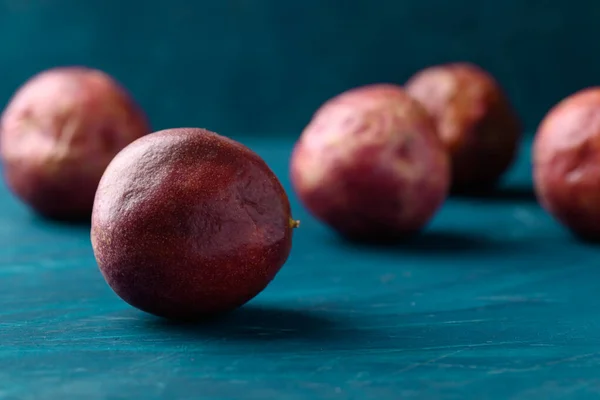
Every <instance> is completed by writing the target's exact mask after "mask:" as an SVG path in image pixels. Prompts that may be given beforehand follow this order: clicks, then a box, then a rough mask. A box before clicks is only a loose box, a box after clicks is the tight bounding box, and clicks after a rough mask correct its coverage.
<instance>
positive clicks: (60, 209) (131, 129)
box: [0, 67, 150, 220]
mask: <svg viewBox="0 0 600 400" xmlns="http://www.w3.org/2000/svg"><path fill="white" fill-rule="evenodd" d="M149 132H150V127H149V125H148V122H147V120H146V117H145V115H144V113H143V112H142V110H141V109H140V108H139V107H138V106H137V104H135V102H134V100H133V99H132V98H131V97H130V96H129V94H128V93H126V92H125V90H124V89H123V88H122V87H121V86H120V85H119V84H118V83H117V82H116V81H115V80H113V79H112V78H111V77H109V76H108V75H106V74H105V73H103V72H101V71H98V70H94V69H89V68H85V67H61V68H55V69H50V70H46V71H44V72H42V73H40V74H38V75H36V76H34V77H32V78H31V79H30V80H29V81H27V82H26V83H25V84H24V85H23V86H21V88H19V90H17V92H16V93H15V94H14V95H13V97H12V99H11V100H10V102H9V104H8V106H7V107H6V109H5V110H4V112H3V114H2V117H1V121H0V155H1V158H2V162H3V165H4V178H5V180H6V182H7V185H8V187H9V188H10V189H11V191H12V192H13V193H14V194H15V195H16V196H17V197H18V198H20V199H21V200H22V201H23V202H24V203H25V204H27V205H29V207H31V208H32V209H33V210H35V211H36V212H37V213H39V214H41V215H43V216H45V217H48V218H52V219H61V220H62V219H66V220H71V219H76V220H79V219H88V220H89V218H90V215H91V211H92V205H93V201H94V194H95V192H96V187H97V186H98V182H99V181H100V177H101V176H102V173H103V172H104V169H105V168H106V166H107V165H108V164H109V162H110V160H111V159H112V158H113V157H114V156H115V155H116V154H117V153H118V152H119V151H120V150H121V149H122V148H123V147H125V146H126V145H127V144H129V143H131V142H132V141H134V140H135V139H137V138H139V137H141V136H143V135H145V134H147V133H149Z"/></svg>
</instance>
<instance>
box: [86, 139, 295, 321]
mask: <svg viewBox="0 0 600 400" xmlns="http://www.w3.org/2000/svg"><path fill="white" fill-rule="evenodd" d="M290 214H291V212H290V204H289V201H288V198H287V195H286V193H285V191H284V189H283V188H282V186H281V184H280V183H279V181H278V179H277V178H276V176H275V175H274V174H273V172H272V171H271V170H270V169H269V167H268V166H267V165H266V164H265V162H264V161H263V160H262V159H261V158H260V157H259V156H258V155H257V154H256V153H254V152H252V151H251V150H249V149H248V148H246V147H244V146H242V145H241V144H239V143H237V142H235V141H233V140H230V139H227V138H225V137H222V136H219V135H217V134H215V133H212V132H209V131H206V130H203V129H170V130H165V131H160V132H156V133H153V134H151V135H148V136H146V137H144V138H142V139H139V140H137V141H135V142H134V143H132V144H131V145H129V146H128V147H126V148H125V149H124V150H123V151H121V152H120V153H119V154H118V155H117V156H116V157H115V158H114V160H113V161H112V162H111V164H110V165H109V166H108V168H107V169H106V172H105V174H104V176H103V177H102V180H101V182H100V185H99V187H98V192H97V194H96V200H95V204H94V212H93V214H92V231H91V238H92V245H93V248H94V253H95V255H96V259H97V261H98V265H99V267H100V270H101V272H102V274H103V276H104V278H105V279H106V281H107V282H108V284H109V285H110V287H111V288H112V289H113V290H114V291H115V292H116V293H117V294H118V295H119V296H120V297H121V298H122V299H123V300H125V301H126V302H127V303H129V304H131V305H132V306H134V307H137V308H138V309H140V310H143V311H145V312H148V313H151V314H155V315H157V316H161V317H165V318H171V319H182V320H194V319H199V318H202V317H205V316H210V315H215V314H219V313H222V312H227V311H230V310H233V309H235V308H236V307H239V306H241V305H243V304H244V303H246V302H247V301H249V300H250V299H252V298H253V297H254V296H256V295H257V294H258V293H259V292H261V291H262V290H263V289H264V288H265V287H266V286H267V284H269V282H270V281H271V280H272V279H273V278H274V277H275V275H276V274H277V272H278V271H279V270H280V268H281V267H282V265H283V264H284V263H285V261H286V260H287V257H288V255H289V253H290V249H291V245H292V227H291V215H290Z"/></svg>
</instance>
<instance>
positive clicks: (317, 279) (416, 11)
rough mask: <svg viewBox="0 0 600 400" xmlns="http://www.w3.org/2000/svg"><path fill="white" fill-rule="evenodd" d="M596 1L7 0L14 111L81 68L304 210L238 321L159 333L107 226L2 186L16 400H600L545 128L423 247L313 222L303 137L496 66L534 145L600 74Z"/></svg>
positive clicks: (5, 335) (1, 363)
mask: <svg viewBox="0 0 600 400" xmlns="http://www.w3.org/2000/svg"><path fill="white" fill-rule="evenodd" d="M597 4H600V3H594V2H592V1H583V0H570V1H568V2H559V1H551V0H548V1H545V2H541V1H518V0H510V1H504V2H500V1H481V0H479V1H477V0H455V1H451V2H450V1H444V0H410V1H408V0H405V1H401V0H397V1H392V0H389V1H387V0H380V1H373V2H370V1H356V0H345V1H344V0H337V1H333V0H304V1H301V2H300V1H296V2H293V1H291V2H284V1H281V0H280V1H275V0H222V1H211V2H208V1H183V0H171V1H165V2H153V1H141V0H139V1H138V0H136V1H124V2H120V1H119V2H117V1H116V0H105V1H100V0H97V1H75V0H10V1H9V0H0V57H1V60H2V62H1V63H0V68H1V70H2V79H0V97H1V98H2V101H6V100H8V97H9V96H10V94H11V93H12V92H13V91H14V90H15V89H16V88H17V87H18V86H19V85H20V84H21V83H22V82H24V81H25V80H26V79H27V78H29V77H30V76H31V75H32V74H34V73H36V72H39V71H40V70H42V69H45V68H48V67H52V66H57V65H64V64H86V65H90V66H94V67H97V68H101V69H104V70H106V71H107V72H109V73H111V74H113V75H114V76H115V77H117V78H118V79H119V80H120V81H121V82H123V83H124V84H125V85H126V86H127V87H128V88H129V89H130V90H131V91H132V92H133V93H134V95H135V96H136V98H137V99H138V100H139V102H140V103H141V104H142V106H143V107H144V108H145V109H146V111H147V112H148V114H149V116H150V118H151V120H152V123H153V125H154V127H155V129H161V128H167V127H174V126H201V127H207V128H210V129H213V130H216V131H219V132H220V133H223V134H226V135H230V136H232V137H233V138H235V139H237V140H239V141H241V142H243V143H244V144H246V145H248V146H249V147H250V148H252V149H254V150H255V151H257V152H258V153H259V154H260V155H261V156H262V157H263V158H264V159H265V161H266V162H267V163H268V164H269V165H270V166H271V168H272V169H273V170H274V171H275V173H276V174H277V175H278V177H279V178H280V179H281V181H282V183H283V185H284V186H285V188H286V190H287V192H288V193H289V195H290V200H291V203H292V208H293V211H294V217H295V218H298V219H300V220H301V221H302V222H301V227H300V229H298V230H297V231H296V232H295V236H294V246H293V249H292V254H291V255H290V258H289V260H288V262H287V263H286V265H285V266H284V267H283V269H282V270H281V272H280V273H279V274H278V276H277V277H276V279H275V280H274V281H273V282H272V283H271V285H269V287H268V288H267V289H266V290H265V291H264V292H263V293H261V294H260V295H259V296H258V297H257V298H255V299H254V300H253V301H252V302H250V303H249V304H247V305H246V306H245V307H242V308H241V309H239V310H237V311H236V312H234V313H232V314H231V315H228V316H225V317H223V318H221V319H218V320H215V321H211V322H206V323H204V324H198V325H180V324H174V323H169V322H167V321H164V320H160V319H157V318H154V317H151V316H149V315H146V314H144V313H142V312H139V311H137V310H135V309H133V308H132V307H129V306H128V305H127V304H125V303H124V302H123V301H121V300H120V299H119V298H118V297H117V296H116V295H115V294H114V293H113V292H112V291H111V289H110V288H109V287H108V286H107V285H106V283H105V282H104V280H103V279H102V276H101V275H100V273H99V271H98V268H97V265H96V261H95V259H94V255H93V252H92V249H91V245H90V240H89V226H69V225H61V224H56V223H51V222H49V221H44V220H42V219H40V218H38V217H36V216H34V215H33V214H32V213H31V212H30V211H29V210H27V208H26V207H25V206H24V205H23V204H21V203H19V202H18V201H17V200H16V199H15V198H14V197H13V196H12V195H11V194H10V193H9V191H8V189H7V188H6V186H5V185H4V183H0V400H22V399H35V400H37V399H49V400H55V399H56V400H79V399H86V400H125V399H145V400H154V399H199V398H202V399H214V400H263V399H285V400H304V399H306V400H315V399H352V400H355V399H356V400H381V399H386V400H387V399H394V400H395V399H415V400H417V399H418V400H420V399H425V400H429V399H433V400H436V399H442V400H454V399H473V400H488V399H491V400H505V399H511V400H525V399H545V400H554V399H595V398H598V397H599V396H600V378H599V377H600V319H599V318H598V316H599V314H600V298H599V296H598V293H600V269H599V268H598V260H599V259H600V250H599V248H598V247H597V246H595V245H592V244H588V243H583V242H580V241H577V240H575V239H574V238H573V237H572V236H571V235H570V234H569V233H568V232H567V231H566V230H565V229H564V228H562V227H561V226H560V225H558V224H557V223H556V221H554V220H553V219H552V218H551V217H550V216H549V215H548V214H547V213H545V212H544V211H543V210H542V209H541V207H540V206H539V205H538V203H537V202H536V199H535V197H534V195H533V192H532V189H531V186H532V185H531V166H530V163H531V160H530V139H531V138H530V137H529V138H527V140H525V141H524V143H523V146H522V147H521V152H520V157H519V159H518V160H517V162H516V163H515V165H514V166H513V167H512V168H511V170H510V171H509V172H508V173H507V176H506V179H505V180H503V182H502V184H501V186H500V188H499V190H498V191H497V192H495V193H492V194H491V195H490V196H489V197H485V198H483V197H482V198H458V197H451V198H449V199H448V201H447V202H446V203H445V204H444V206H443V207H442V209H441V210H440V211H439V213H438V214H436V216H435V218H434V219H433V220H432V221H431V224H430V225H429V226H428V227H427V229H426V230H425V232H424V233H423V235H421V236H419V237H417V238H415V239H414V240H413V241H410V242H405V243H400V244H398V245H397V246H380V247H377V246H366V245H364V246H359V245H351V244H349V243H347V242H344V241H343V240H341V239H340V238H339V237H337V236H336V235H335V234H334V233H333V232H332V231H331V230H330V229H328V228H327V227H326V226H323V225H322V224H320V223H318V221H316V220H315V219H314V218H312V217H311V215H310V214H309V213H308V212H307V210H306V209H304V208H302V207H301V205H300V204H299V202H298V199H297V197H296V196H295V195H294V194H293V191H292V188H291V185H290V182H289V179H288V163H289V156H290V152H291V149H292V146H293V144H294V139H295V137H296V136H297V135H298V134H299V132H300V130H301V129H302V127H303V126H304V124H305V123H306V122H307V120H308V118H310V115H311V114H312V112H313V111H314V110H315V109H316V107H318V106H319V105H320V104H321V103H322V102H323V101H324V100H326V99H327V98H328V97H330V96H333V95H335V94H337V93H339V92H340V91H342V90H345V89H346V88H348V87H351V86H355V85H360V84H366V83H370V82H377V81H391V82H399V83H402V82H404V80H405V79H406V78H408V76H409V75H411V74H412V73H413V72H415V71H416V70H417V69H419V68H421V67H424V66H427V65H429V64H433V63H439V62H446V61H454V60H457V59H461V60H470V61H474V62H477V63H479V64H481V65H482V66H484V67H485V68H487V69H488V70H490V71H491V72H492V73H493V74H494V75H496V76H497V77H498V79H499V80H500V81H501V82H502V83H503V85H504V86H505V87H506V88H507V91H508V92H509V94H510V96H511V98H512V99H513V101H514V103H515V105H516V106H517V108H518V110H519V112H520V114H521V115H522V116H523V118H524V120H525V121H526V126H527V130H528V132H529V133H530V134H531V133H532V132H533V129H535V127H536V126H537V123H538V122H539V120H540V118H541V117H542V116H543V114H544V113H545V112H546V111H547V109H548V108H549V107H551V106H552V105H553V104H554V103H555V102H556V101H558V100H560V99H561V98H562V97H564V96H566V95H568V94H570V93H572V92H573V91H575V90H578V89H580V88H582V87H584V86H588V85H592V84H597V83H598V77H599V76H600V52H598V50H597V45H596V42H597V38H598V37H600V24H598V21H600V18H599V17H600V5H597Z"/></svg>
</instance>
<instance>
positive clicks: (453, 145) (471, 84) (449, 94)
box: [405, 63, 522, 192]
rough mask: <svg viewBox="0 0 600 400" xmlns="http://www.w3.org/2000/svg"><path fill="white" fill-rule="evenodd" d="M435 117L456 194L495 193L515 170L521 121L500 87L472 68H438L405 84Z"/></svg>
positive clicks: (462, 65) (455, 65) (465, 65)
mask: <svg viewBox="0 0 600 400" xmlns="http://www.w3.org/2000/svg"><path fill="white" fill-rule="evenodd" d="M405 88H406V90H407V92H408V93H409V94H410V95H412V96H413V97H414V98H415V99H417V100H418V101H419V102H421V104H423V105H424V106H425V108H426V109H427V110H428V111H429V113H430V114H431V115H432V116H433V117H434V119H435V121H436V124H437V128H438V134H439V135H440V138H441V139H442V141H443V142H444V144H445V146H446V148H447V149H448V151H449V153H450V157H451V164H452V190H453V191H455V192H469V191H480V190H486V189H490V188H491V187H493V186H495V185H496V184H497V183H498V181H499V179H500V178H501V177H502V175H503V174H504V173H505V172H506V171H507V170H508V168H509V167H510V166H511V165H512V163H513V161H514V158H515V156H516V153H517V151H518V148H519V141H520V138H521V131H522V126H521V121H520V119H519V117H518V115H517V113H516V112H515V111H514V110H513V108H512V106H511V104H510V102H509V100H508V98H507V96H506V95H505V94H504V92H503V90H502V88H501V87H500V84H499V83H498V82H497V81H496V80H495V79H494V78H493V77H492V76H491V75H490V74H489V73H488V72H487V71H484V70H483V69H482V68H481V67H479V66H476V65H474V64H470V63H450V64H443V65H437V66H433V67H429V68H425V69H424V70H422V71H420V72H418V73H417V74H415V75H414V76H413V77H411V78H410V79H409V80H408V81H407V82H406V85H405Z"/></svg>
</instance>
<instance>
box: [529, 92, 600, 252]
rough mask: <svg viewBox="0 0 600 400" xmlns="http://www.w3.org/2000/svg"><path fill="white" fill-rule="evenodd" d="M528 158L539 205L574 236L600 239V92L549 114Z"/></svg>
mask: <svg viewBox="0 0 600 400" xmlns="http://www.w3.org/2000/svg"><path fill="white" fill-rule="evenodd" d="M532 156H533V178H534V184H535V190H536V194H537V197H538V199H539V201H540V203H541V204H542V206H543V207H544V208H545V209H546V210H547V211H548V212H549V213H550V214H551V215H552V216H553V217H554V218H555V219H556V220H558V221H559V222H560V223H561V224H563V225H564V226H566V227H568V228H569V229H570V230H571V231H573V232H574V233H575V234H576V235H577V236H581V237H583V238H586V239H590V240H598V239H600V207H598V205H599V204H600V87H591V88H586V89H584V90H581V91H579V92H577V93H574V94H572V95H571V96H569V97H567V98H566V99H564V100H562V101H561V102H559V103H558V104H557V105H556V106H554V107H553V108H552V109H551V110H550V111H549V112H548V114H547V115H546V116H545V118H544V119H543V120H542V122H541V124H540V126H539V127H538V131H537V133H536V135H535V139H534V145H533V154H532Z"/></svg>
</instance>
